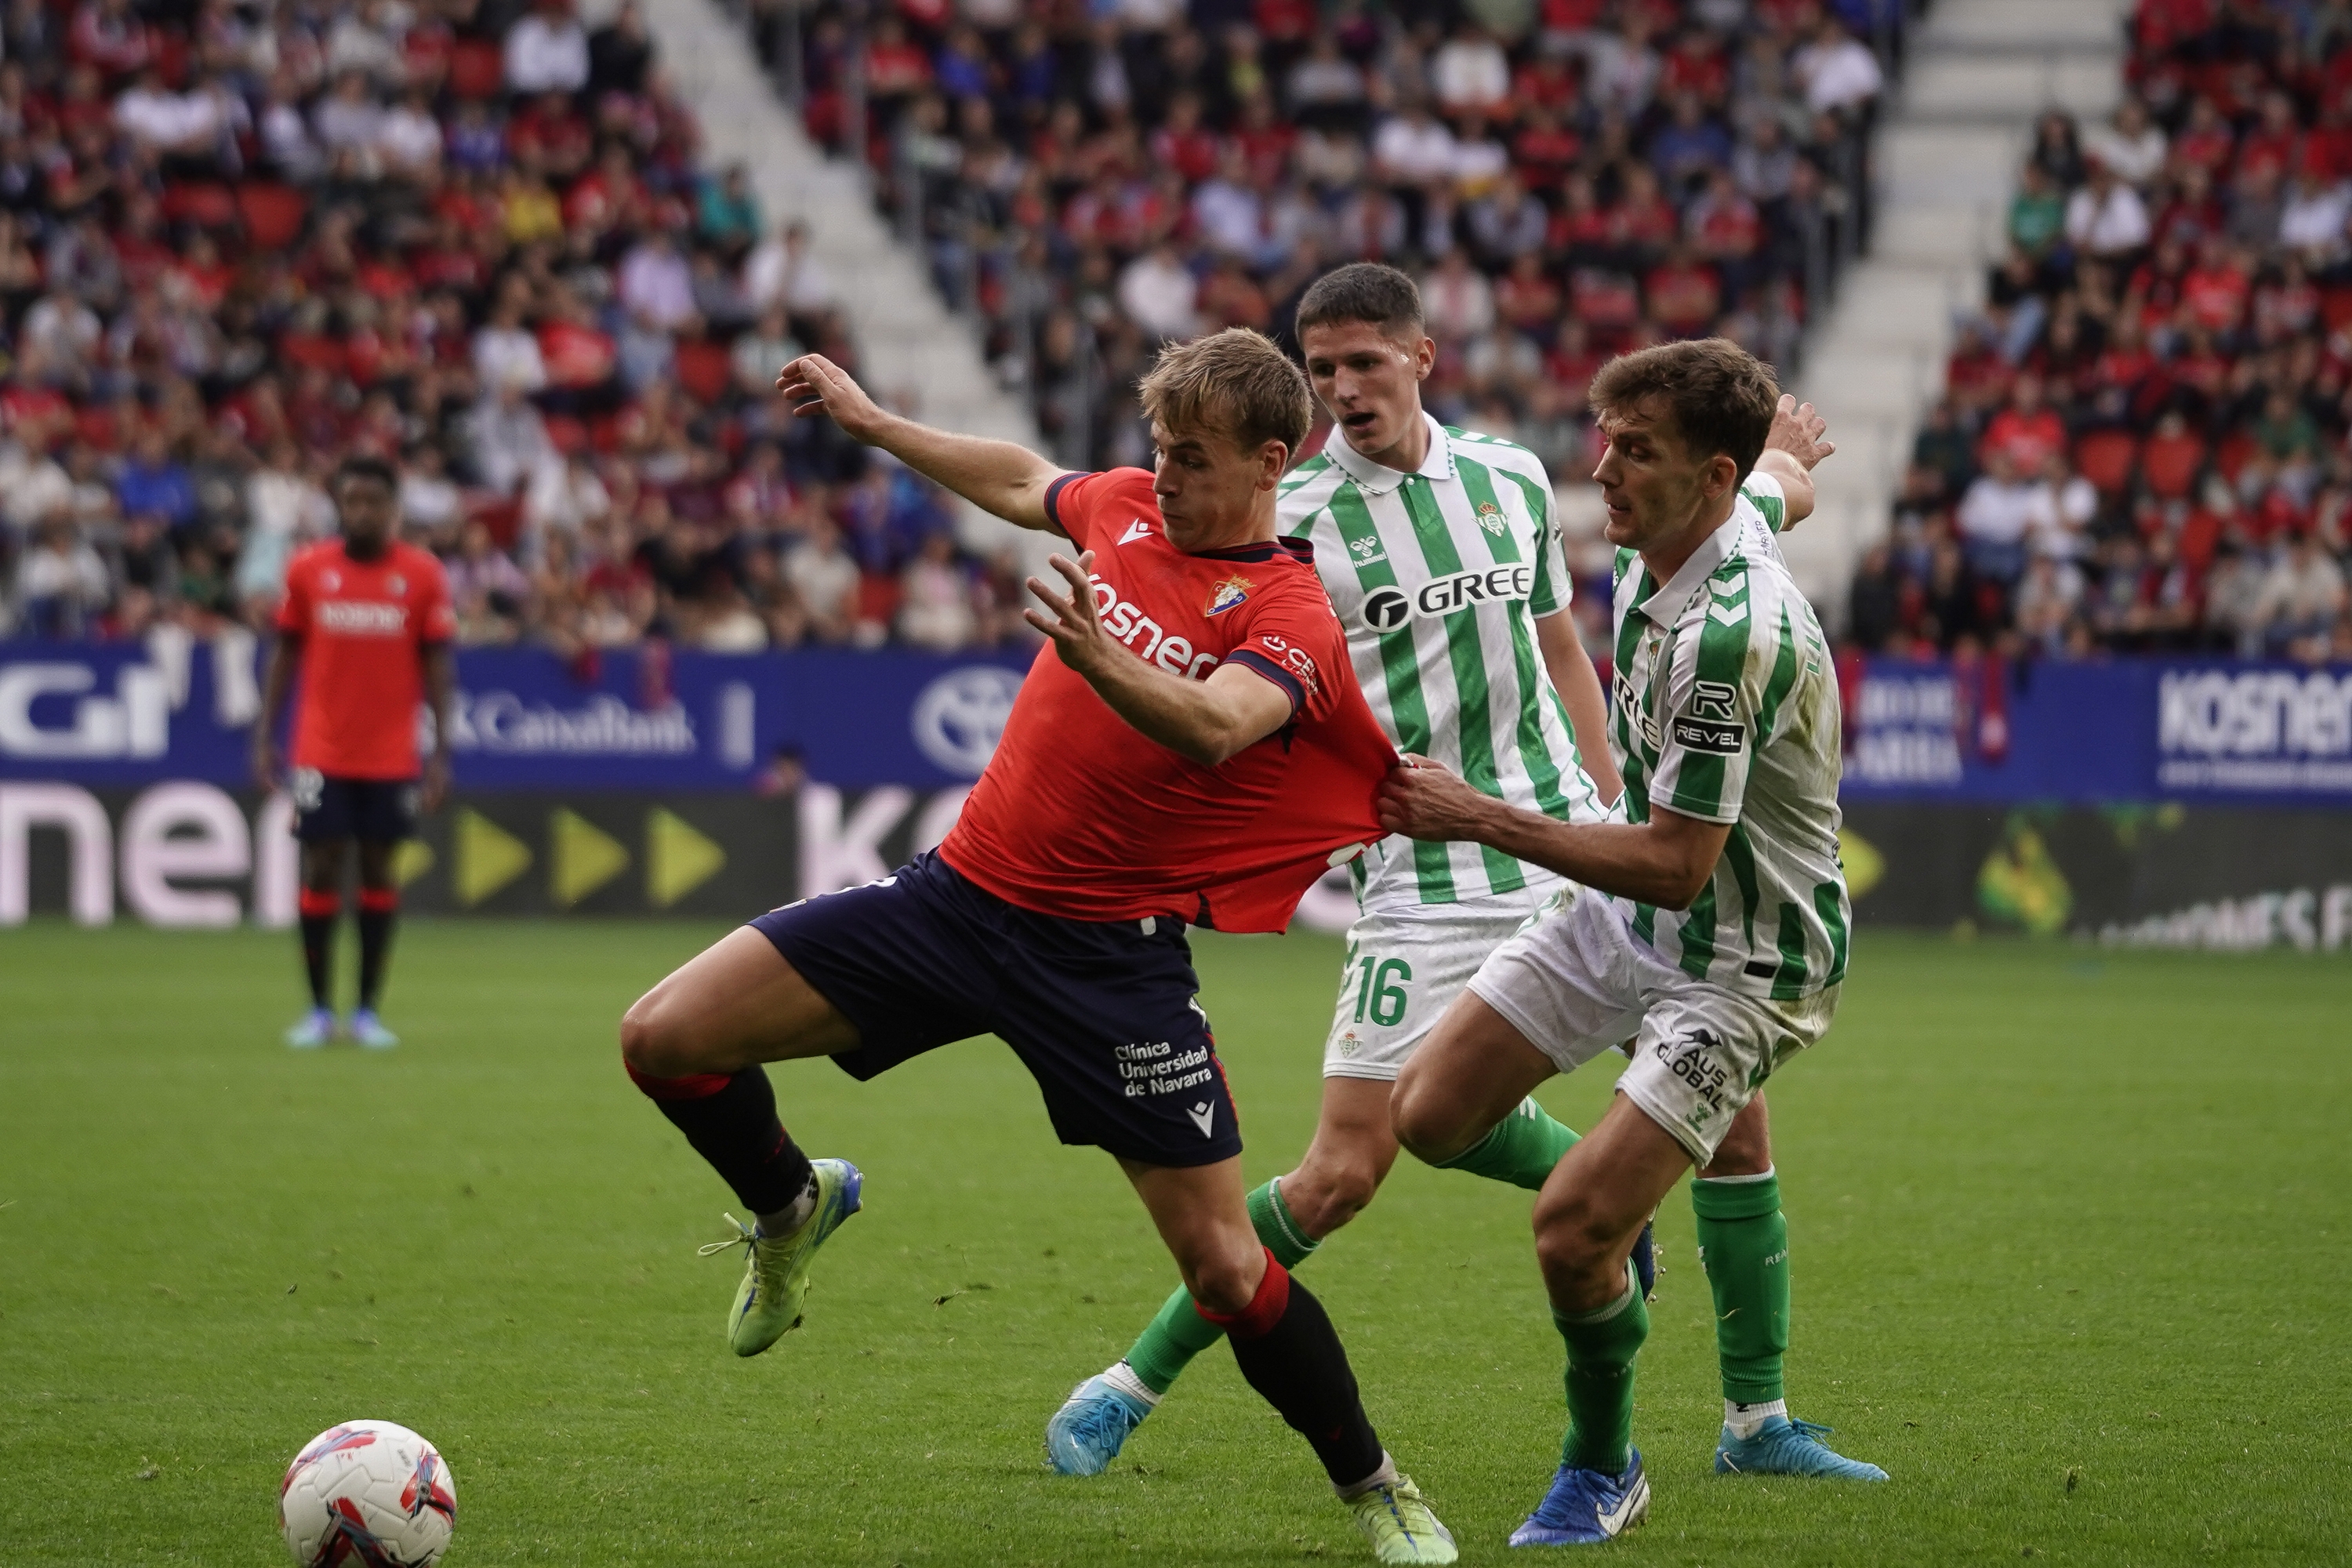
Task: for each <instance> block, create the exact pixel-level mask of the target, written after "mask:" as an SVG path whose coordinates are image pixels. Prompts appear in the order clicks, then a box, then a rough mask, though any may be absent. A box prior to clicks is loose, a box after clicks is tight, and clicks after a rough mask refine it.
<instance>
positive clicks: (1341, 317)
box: [1292, 261, 1422, 339]
mask: <svg viewBox="0 0 2352 1568" xmlns="http://www.w3.org/2000/svg"><path fill="white" fill-rule="evenodd" d="M1339 321H1369V322H1370V323H1371V324H1372V325H1373V326H1375V327H1378V328H1380V329H1381V331H1384V332H1389V333H1391V334H1392V335H1395V336H1399V337H1402V336H1406V335H1408V334H1410V335H1411V336H1412V337H1415V338H1418V337H1419V336H1420V335H1421V323H1422V314H1421V289H1420V288H1419V287H1418V286H1417V285H1415V284H1414V282H1413V280H1412V279H1411V278H1408V277H1406V276H1405V275H1404V274H1403V273H1402V272H1400V271H1398V270H1397V269H1396V268H1393V267H1391V266H1388V265H1387V264H1385V263H1383V262H1379V261H1350V262H1349V263H1348V265H1347V266H1345V267H1340V268H1334V269H1333V270H1331V271H1329V272H1326V273H1325V274H1323V276H1322V277H1320V278H1318V279H1315V281H1314V282H1312V283H1310V284H1308V285H1307V292H1306V293H1304V294H1302V295H1300V296H1299V297H1298V319H1297V323H1296V324H1295V326H1294V327H1293V329H1292V330H1293V331H1296V332H1297V334H1298V335H1299V337H1301V338H1302V339H1303V338H1305V337H1306V336H1307V328H1309V327H1326V326H1330V325H1332V324H1334V323H1335V322H1339Z"/></svg>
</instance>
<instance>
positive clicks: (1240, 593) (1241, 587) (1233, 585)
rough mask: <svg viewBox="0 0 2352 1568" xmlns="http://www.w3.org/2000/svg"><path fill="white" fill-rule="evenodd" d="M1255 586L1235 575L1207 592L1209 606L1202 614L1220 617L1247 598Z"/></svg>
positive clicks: (1244, 578)
mask: <svg viewBox="0 0 2352 1568" xmlns="http://www.w3.org/2000/svg"><path fill="white" fill-rule="evenodd" d="M1255 586H1257V584H1255V583H1253V582H1251V581H1250V580H1249V579H1248V578H1246V577H1244V576H1243V575H1241V574H1239V573H1235V574H1234V575H1233V576H1231V577H1228V578H1226V579H1225V580H1224V581H1223V582H1222V583H1219V584H1216V586H1214V587H1213V588H1211V589H1210V590H1209V605H1208V608H1207V610H1206V611H1204V612H1203V613H1204V614H1207V615H1212V616H1214V615H1222V614H1223V612H1225V611H1227V610H1230V609H1232V608H1233V607H1234V605H1238V604H1240V603H1241V602H1242V601H1243V600H1244V599H1246V598H1248V597H1249V591H1250V590H1251V589H1252V588H1255Z"/></svg>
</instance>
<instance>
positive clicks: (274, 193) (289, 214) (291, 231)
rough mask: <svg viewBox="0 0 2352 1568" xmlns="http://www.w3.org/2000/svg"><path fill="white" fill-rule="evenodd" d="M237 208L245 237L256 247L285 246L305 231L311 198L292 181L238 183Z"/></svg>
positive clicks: (263, 248)
mask: <svg viewBox="0 0 2352 1568" xmlns="http://www.w3.org/2000/svg"><path fill="white" fill-rule="evenodd" d="M236 210H237V212H238V214H239V215H240V216H243V217H244V219H245V237H246V240H247V243H249V244H250V245H251V246H252V247H253V248H254V249H256V250H282V249H284V248H285V247H287V246H289V245H290V244H292V243H293V240H294V237H295V236H296V235H298V234H299V233H301V232H302V220H303V219H304V218H305V217H306V216H309V214H310V198H309V197H308V196H305V195H303V194H302V193H301V192H299V191H298V190H296V189H294V188H293V187H292V186H291V185H271V184H248V185H239V186H237V187H236Z"/></svg>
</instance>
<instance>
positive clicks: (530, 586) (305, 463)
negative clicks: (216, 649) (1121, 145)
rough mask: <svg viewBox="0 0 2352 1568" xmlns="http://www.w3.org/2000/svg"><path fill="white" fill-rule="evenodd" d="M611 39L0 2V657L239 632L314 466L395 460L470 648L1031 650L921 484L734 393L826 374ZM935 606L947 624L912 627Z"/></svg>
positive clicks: (552, 30) (455, 17) (679, 122)
mask: <svg viewBox="0 0 2352 1568" xmlns="http://www.w3.org/2000/svg"><path fill="white" fill-rule="evenodd" d="M697 142H698V131H697V127H696V124H695V121H694V115H693V112H692V110H691V109H690V108H689V107H688V105H686V104H683V103H681V102H678V101H677V100H676V98H675V97H674V95H673V94H672V93H671V92H670V90H669V89H668V88H667V86H666V85H665V82H664V79H663V76H662V73H661V71H660V70H659V68H658V67H657V64H656V47H655V44H654V41H653V40H652V39H651V38H650V37H648V36H647V35H646V31H645V29H644V26H643V25H642V23H641V21H640V20H639V19H638V18H637V17H636V16H635V13H634V11H633V10H631V9H624V10H623V11H622V13H621V14H620V16H618V17H617V18H615V19H614V20H612V21H610V22H608V23H605V24H604V25H601V26H593V27H591V26H586V25H584V24H583V22H582V21H581V20H579V19H578V18H576V17H575V16H573V15H572V12H571V10H570V8H569V0H408V3H405V4H401V5H391V4H384V3H382V0H369V3H365V4H361V5H349V6H342V7H335V8H326V9H319V8H305V7H299V6H295V5H289V4H282V3H278V0H263V3H261V4H254V5H241V6H231V5H223V4H217V3H215V4H210V5H202V6H187V7H165V6H153V7H149V6H143V5H136V6H128V7H126V6H124V5H120V4H117V3H115V0H82V3H80V4H79V5H76V4H74V3H73V0H68V3H66V4H62V5H48V6H42V5H33V6H30V7H18V8H17V9H16V10H15V11H13V12H12V13H10V16H9V19H8V20H7V22H6V23H5V66H0V317H5V342H6V349H7V357H6V361H5V376H0V636H5V635H13V636H16V637H125V638H129V637H140V636H142V635H143V634H144V633H145V632H146V631H147V629H148V628H149V627H151V626H153V625H155V624H156V623H157V622H158V621H172V622H178V623H181V624H184V625H186V626H189V627H190V628H191V629H192V630H194V631H196V632H198V633H199V634H200V635H201V634H203V633H205V632H208V631H209V630H212V629H214V628H216V627H219V626H226V625H231V624H234V623H236V622H237V621H240V620H242V621H245V622H247V623H248V624H251V625H255V626H259V625H262V624H264V623H265V621H266V619H267V617H268V614H269V612H270V609H271V607H272V605H273V604H274V602H275V599H276V597H277V595H278V588H279V584H280V581H281V578H282V574H283V571H284V567H285V563H286V561H287V559H288V557H289V555H290V554H291V553H292V552H293V551H294V550H295V549H296V548H298V547H299V545H301V544H302V543H305V542H309V541H310V540H313V539H316V538H319V537H322V536H323V535H324V534H325V533H326V532H327V531H330V530H331V528H332V525H333V514H332V510H331V507H330V506H329V505H328V503H327V500H326V498H325V494H324V489H323V487H324V485H325V483H326V481H327V479H328V477H329V476H330V475H331V471H332V469H333V468H334V465H335V464H336V462H337V461H339V460H340V459H341V457H342V456H343V455H345V454H346V453H351V452H373V453H376V454H379V455H382V456H384V457H388V458H393V459H394V460H395V461H396V462H397V463H398V464H399V465H400V468H401V469H402V472H403V476H404V479H403V495H404V502H405V506H406V511H407V516H408V519H409V523H410V527H411V530H412V531H413V532H414V533H415V535H416V536H417V537H419V538H420V539H422V540H423V541H425V542H427V543H429V544H430V545H432V546H433V547H434V548H436V549H437V550H439V551H440V552H442V553H443V554H444V556H445V557H446V559H447V560H448V562H449V564H450V572H451V577H452V582H453V586H454V590H455V592H456V595H457V600H458V611H459V622H460V635H461V637H462V638H463V639H464V640H465V641H467V642H468V643H512V642H537V643H541V644H545V645H548V646H551V647H555V648H557V649H559V650H560V651H563V652H565V653H567V654H579V655H582V656H583V657H584V656H588V655H592V654H593V650H594V649H596V648H598V647H611V646H616V645H625V644H630V643H634V642H636V641H638V640H640V639H643V638H647V637H654V638H665V639H671V640H675V641H677V642H678V643H680V644H683V645H686V646H700V647H711V648H720V649H750V648H757V647H768V646H778V645H782V646H789V645H792V644H794V643H798V642H802V641H806V640H820V641H830V642H848V643H853V644H877V643H880V642H883V641H886V640H888V639H890V638H892V637H896V636H898V635H899V633H900V631H901V630H902V628H901V627H900V626H898V625H897V624H896V623H895V621H894V620H893V618H892V617H893V615H894V614H895V611H896V607H897V605H898V604H899V602H900V600H901V599H902V598H903V597H904V595H902V594H901V592H900V582H899V578H900V576H901V574H905V573H908V572H919V574H921V579H922V583H923V585H924V589H925V593H926V595H927V597H926V601H925V602H926V604H927V605H929V606H930V613H929V614H928V615H926V616H924V617H923V618H922V619H921V621H920V624H919V626H917V627H916V628H915V629H916V630H917V631H918V632H919V635H920V636H921V637H922V638H923V639H924V640H925V641H927V642H928V643H929V644H930V645H931V646H950V647H961V646H970V645H971V644H974V643H986V642H992V641H996V640H1000V639H1002V638H1004V637H1013V636H1021V635H1025V631H1026V628H1025V627H1024V626H1021V624H1020V623H1019V621H1018V619H1017V617H1013V616H1010V614H1009V613H1008V612H1006V611H1004V610H1003V608H1002V606H1003V605H1004V604H1006V603H1007V602H1009V600H1010V598H1011V597H1012V595H1011V594H1010V593H1009V592H1007V591H1006V586H1005V584H1004V583H1003V580H1002V579H1003V574H1004V569H1003V568H1002V567H992V565H991V564H990V563H975V562H971V561H964V560H957V559H952V558H950V559H949V560H947V561H944V562H942V561H941V560H940V559H938V558H937V552H932V555H931V558H930V559H928V560H922V561H921V562H920V563H919V558H921V557H923V556H924V554H925V552H924V549H923V546H924V543H925V541H926V540H927V539H928V538H929V536H930V535H931V534H932V533H934V532H937V531H940V530H941V529H943V528H944V527H946V525H947V521H948V519H947V516H946V514H945V512H944V511H943V510H942V509H941V507H940V504H939V500H938V498H937V497H936V496H935V495H934V494H933V493H932V492H930V491H929V489H928V488H927V487H925V486H923V485H922V484H919V483H918V482H916V481H914V480H912V479H910V478H909V477H908V476H907V475H906V474H904V473H903V472H902V471H895V470H894V471H885V470H883V469H882V468H878V467H875V466H872V465H870V464H869V463H868V461H867V460H866V454H865V453H864V452H863V450H862V449H860V448H856V447H852V446H850V445H848V444H847V443H845V442H844V441H843V440H842V439H841V438H840V437H838V435H837V433H834V432H832V431H831V430H830V428H829V427H828V426H824V424H823V423H822V422H814V423H813V422H807V421H791V420H786V419H782V418H780V417H779V416H777V414H776V412H775V410H774V408H773V407H772V398H770V397H767V396H765V395H763V394H764V393H765V392H766V389H767V388H768V386H769V384H770V383H771V382H772V378H773V377H774V375H775V373H776V371H777V370H778V369H779V368H780V367H781V366H782V364H783V363H786V362H787V361H788V360H789V359H790V358H791V357H793V355H794V354H796V353H800V352H802V350H803V346H806V347H813V348H818V349H822V350H823V351H824V352H825V353H829V354H832V355H833V356H834V357H835V358H836V359H838V360H841V361H843V362H845V363H851V364H853V365H854V364H855V363H856V351H855V345H854V343H852V342H851V341H850V339H849V336H848V334H847V331H846V329H845V324H844V321H843V320H842V318H841V316H840V314H839V312H838V311H837V310H835V309H834V307H833V303H832V296H831V293H830V290H829V286H828V284H827V281H826V279H824V277H823V275H822V273H821V271H820V270H819V269H817V268H814V266H813V265H810V264H808V263H807V261H806V259H805V258H804V255H803V246H802V245H801V242H800V240H799V238H798V237H793V236H789V235H784V234H781V233H778V232H776V231H775V230H774V228H773V227H772V226H769V225H767V224H765V223H763V221H762V219H761V214H760V213H759V211H758V208H757V204H756V202H755V201H753V200H752V199H751V197H750V196H749V195H748V192H747V190H746V189H745V187H744V185H743V184H742V182H741V181H740V179H738V178H736V177H734V176H733V175H732V174H730V172H729V171H725V170H718V169H710V168H706V167H701V166H698V163H697V162H696V157H695V149H696V146H697ZM918 563H919V564H918ZM941 603H945V604H948V605H950V606H951V607H958V606H960V607H961V613H957V614H945V615H942V614H940V613H939V610H938V606H939V605H940V604H941Z"/></svg>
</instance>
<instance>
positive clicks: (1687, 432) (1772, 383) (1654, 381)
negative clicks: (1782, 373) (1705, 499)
mask: <svg viewBox="0 0 2352 1568" xmlns="http://www.w3.org/2000/svg"><path fill="white" fill-rule="evenodd" d="M1589 396H1590V398H1591V403H1592V406H1593V409H1594V411H1595V412H1597V413H1599V414H1600V415H1601V416H1602V417H1603V418H1607V417H1609V416H1612V415H1614V416H1622V415H1626V414H1632V413H1634V412H1637V411H1639V410H1641V408H1642V405H1643V404H1646V403H1650V402H1652V401H1654V400H1662V401H1663V402H1664V404H1665V417H1666V420H1667V421H1668V422H1671V423H1672V424H1673V426H1674V427H1675V431H1676V433H1677V434H1679V435H1680V436H1681V437H1682V440H1683V444H1684V445H1685V447H1689V448H1690V449H1691V450H1692V451H1693V452H1695V453H1697V454H1698V455H1700V456H1701V457H1710V458H1711V457H1713V456H1714V455H1715V454H1717V452H1720V453H1722V454H1723V455H1724V456H1726V457H1727V458H1730V459H1731V460H1732V461H1733V462H1734V463H1737V464H1738V466H1739V477H1738V479H1736V480H1734V481H1733V482H1734V483H1738V482H1740V481H1742V480H1745V479H1747V478H1748V470H1749V469H1751V468H1755V467H1756V459H1757V458H1759V457H1760V456H1762V455H1763V451H1764V439H1765V437H1767V436H1769V435H1770V434H1771V432H1772V416H1773V414H1774V412H1775V411H1776V410H1777V409H1778V408H1779V407H1780V383H1779V382H1778V381H1776V380H1775V379H1774V378H1773V374H1772V367H1771V366H1770V365H1769V364H1766V363H1764V362H1763V361H1762V360H1759V359H1758V358H1757V357H1756V356H1755V355H1754V354H1751V353H1748V351H1747V350H1746V349H1743V348H1741V347H1740V346H1739V345H1738V343H1735V342H1732V341H1731V340H1730V339H1729V338H1699V339H1696V340H1694V341H1692V342H1678V343H1659V344H1657V345H1655V346H1654V347H1652V348H1646V349H1640V350H1637V351H1635V352H1634V353H1629V354H1620V355H1618V356H1617V357H1616V358H1615V359H1612V360H1611V361H1610V362H1609V363H1607V364H1604V365H1602V366H1601V374H1598V375H1596V376H1594V377H1593V378H1592V390H1591V393H1590V394H1589Z"/></svg>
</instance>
